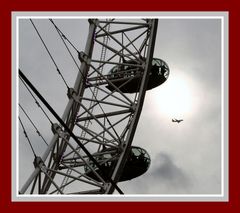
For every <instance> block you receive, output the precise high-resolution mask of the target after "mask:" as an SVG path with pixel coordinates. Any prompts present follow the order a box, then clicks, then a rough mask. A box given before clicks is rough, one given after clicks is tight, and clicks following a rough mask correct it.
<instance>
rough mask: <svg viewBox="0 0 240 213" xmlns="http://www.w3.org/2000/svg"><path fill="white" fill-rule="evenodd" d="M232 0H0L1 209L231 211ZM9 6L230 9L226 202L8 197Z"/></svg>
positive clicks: (235, 188)
mask: <svg viewBox="0 0 240 213" xmlns="http://www.w3.org/2000/svg"><path fill="white" fill-rule="evenodd" d="M239 9H240V8H239V7H238V4H237V1H236V2H235V1H230V0H229V1H227V0H195V1H189V0H182V1H180V0H168V1H163V2H162V1H161V0H159V1H154V0H148V1H147V3H146V1H142V0H132V1H131V2H130V1H129V0H118V1H116V0H114V1H113V0H112V1H110V0H107V1H104V2H103V1H101V0H91V1H79V0H68V1H64V0H51V1H50V0H48V1H47V0H34V1H31V0H2V1H1V7H0V10H1V13H0V14H1V19H0V22H1V24H0V26H1V27H0V29H1V33H0V38H1V39H0V40H1V65H2V66H1V67H2V69H1V71H0V75H1V76H0V79H1V84H0V88H1V89H0V92H1V99H0V100H1V101H2V103H1V104H0V107H1V122H0V123H1V128H0V129H1V144H2V145H1V161H0V162H1V167H0V171H1V175H0V184H1V185H0V209H1V210H2V212H9V211H22V210H23V211H26V210H29V211H38V212H43V211H45V210H48V211H58V210H60V211H61V212H64V211H71V210H78V211H83V210H87V211H89V212H92V211H98V212H99V211H100V212H106V211H109V210H110V211H119V212H122V211H134V212H136V211H141V212H145V211H155V210H156V209H157V210H159V211H165V210H168V211H169V210H170V211H179V210H182V211H189V212H190V211H223V212H236V211H237V209H239V210H240V208H239V206H240V205H239V203H240V190H239V189H240V187H239V180H240V175H239V169H240V168H239V159H238V156H239V155H238V151H240V147H239V143H238V142H237V141H236V138H237V121H238V119H239V113H238V109H239V103H238V102H237V95H236V93H237V91H238V90H237V79H239V70H238V69H237V50H238V49H240V45H239V38H240V33H239V23H240V13H239V11H240V10H239ZM12 11H229V50H230V54H229V67H230V68H229V70H230V72H229V80H230V83H229V149H230V154H229V170H230V175H229V202H142V203H140V202H137V203H136V202H125V203H122V202H98V203H97V202H96V203H91V204H90V203H87V202H85V203H83V202H68V203H66V202H51V203H47V202H44V203H43V202H12V201H11V12H12Z"/></svg>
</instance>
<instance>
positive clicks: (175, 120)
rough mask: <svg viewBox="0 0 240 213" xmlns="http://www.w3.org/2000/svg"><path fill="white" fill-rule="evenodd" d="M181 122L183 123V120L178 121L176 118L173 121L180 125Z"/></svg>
mask: <svg viewBox="0 0 240 213" xmlns="http://www.w3.org/2000/svg"><path fill="white" fill-rule="evenodd" d="M181 121H183V119H180V120H178V119H176V118H174V119H172V122H177V123H180V122H181Z"/></svg>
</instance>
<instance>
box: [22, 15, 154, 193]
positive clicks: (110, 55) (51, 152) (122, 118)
mask: <svg viewBox="0 0 240 213" xmlns="http://www.w3.org/2000/svg"><path fill="white" fill-rule="evenodd" d="M156 32H157V20H156V19H133V20H126V19H107V20H101V19H89V32H88V38H87V42H86V46H85V51H84V52H79V54H78V57H79V60H80V62H81V66H80V69H79V73H78V76H77V78H76V81H75V84H74V86H73V87H72V88H70V89H69V91H68V98H69V101H68V104H67V106H66V108H65V111H64V113H63V115H62V117H61V119H62V121H63V122H64V123H65V124H66V126H67V129H66V127H65V126H63V125H61V123H59V124H53V125H52V131H53V133H54V136H53V138H52V140H51V141H50V142H49V143H48V144H49V145H48V147H47V149H46V151H45V152H44V154H43V155H42V156H41V157H39V156H38V157H35V160H34V171H33V172H32V174H31V175H30V177H29V178H28V180H26V182H25V184H24V185H23V186H21V189H20V190H19V193H20V194H112V193H113V192H114V190H115V189H117V183H118V182H119V180H120V177H121V174H122V172H123V169H124V166H125V163H126V161H127V156H128V155H129V152H130V149H131V145H132V141H133V138H134V134H135V130H136V128H137V124H138V120H139V117H140V114H141V110H142V106H143V102H144V97H145V92H146V89H147V83H148V77H149V73H150V69H151V61H152V58H153V51H154V45H155V37H156ZM132 61H134V63H132ZM121 67H125V69H123V70H121ZM126 67H130V68H129V69H126ZM113 69H116V70H121V71H119V72H118V71H115V73H114V75H113V74H112V73H110V72H109V71H110V70H113ZM139 70H142V71H141V72H140V71H139ZM136 79H137V82H138V85H137V87H138V88H137V91H135V92H131V93H128V92H126V91H123V90H122V89H121V88H123V87H124V86H125V85H126V84H129V85H130V84H131V82H132V81H134V80H135V81H136ZM116 82H120V83H118V84H117V83H116ZM109 87H111V90H110V89H109ZM67 130H68V131H67ZM69 130H70V131H71V132H72V133H73V134H74V135H75V136H76V138H77V140H78V141H77V142H76V140H75V139H76V138H75V139H73V137H72V136H71V134H69ZM113 162H114V168H113V170H112V171H111V173H108V172H106V171H105V172H104V171H102V166H103V165H107V164H111V165H113ZM89 174H92V175H89Z"/></svg>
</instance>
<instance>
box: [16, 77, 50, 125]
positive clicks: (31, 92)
mask: <svg viewBox="0 0 240 213" xmlns="http://www.w3.org/2000/svg"><path fill="white" fill-rule="evenodd" d="M20 80H21V81H22V83H23V85H24V86H25V87H26V89H27V90H28V92H29V93H30V95H31V96H32V98H33V99H34V101H35V103H36V104H37V106H38V107H39V108H40V109H41V110H42V112H43V114H44V115H45V116H46V118H47V119H48V120H49V122H50V123H51V125H53V122H52V121H51V119H50V118H49V116H48V115H47V113H46V112H45V111H44V109H43V108H42V106H41V105H40V104H39V102H38V101H37V99H36V98H35V96H34V95H33V93H32V92H31V90H30V89H29V88H28V86H27V84H26V83H25V82H24V80H23V79H22V78H21V77H20Z"/></svg>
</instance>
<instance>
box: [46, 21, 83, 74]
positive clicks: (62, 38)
mask: <svg viewBox="0 0 240 213" xmlns="http://www.w3.org/2000/svg"><path fill="white" fill-rule="evenodd" d="M49 21H50V22H51V23H52V24H53V26H54V28H55V29H56V31H57V33H58V35H59V36H60V38H61V40H62V42H63V43H64V46H65V47H66V49H67V51H68V53H69V54H70V56H71V58H72V59H73V61H74V63H75V65H76V66H77V68H78V70H79V71H80V72H81V70H80V67H79V66H78V63H77V61H76V59H75V58H74V57H73V55H72V53H71V51H70V49H69V47H68V46H67V44H66V42H65V40H66V41H67V42H68V43H69V44H70V45H71V46H72V47H73V49H74V50H76V51H77V53H79V51H78V49H77V48H76V47H75V46H74V45H73V44H72V43H71V42H70V41H69V39H68V38H67V37H66V36H65V35H64V34H63V32H62V31H61V30H60V29H59V28H58V27H57V25H56V24H55V23H54V21H53V20H52V19H49ZM81 74H82V73H81ZM82 76H83V74H82Z"/></svg>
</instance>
